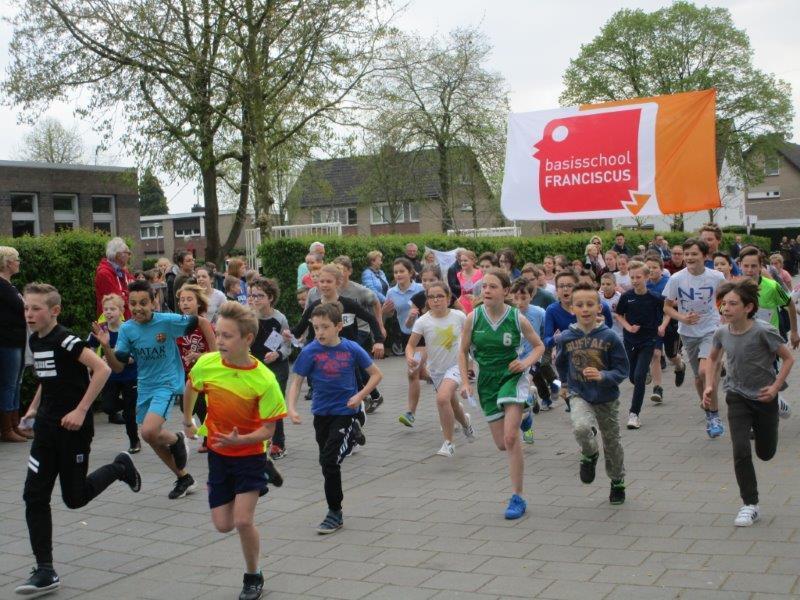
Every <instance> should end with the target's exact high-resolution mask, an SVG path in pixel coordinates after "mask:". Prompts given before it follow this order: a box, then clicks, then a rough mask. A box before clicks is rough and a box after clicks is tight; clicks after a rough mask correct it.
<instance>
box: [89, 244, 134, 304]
mask: <svg viewBox="0 0 800 600" xmlns="http://www.w3.org/2000/svg"><path fill="white" fill-rule="evenodd" d="M130 260H131V251H130V249H129V248H128V244H127V243H125V240H123V239H122V238H121V237H115V238H111V239H110V240H108V243H107V244H106V255H105V258H103V259H102V260H100V264H99V265H97V270H96V271H95V273H94V297H95V312H96V314H97V316H98V317H99V316H100V315H102V314H103V297H104V296H106V295H107V294H117V295H119V296H122V299H123V300H124V302H125V310H124V315H125V318H126V319H130V318H131V311H130V309H129V308H128V283H130V282H131V281H133V279H134V277H133V275H131V272H130V271H128V262H130Z"/></svg>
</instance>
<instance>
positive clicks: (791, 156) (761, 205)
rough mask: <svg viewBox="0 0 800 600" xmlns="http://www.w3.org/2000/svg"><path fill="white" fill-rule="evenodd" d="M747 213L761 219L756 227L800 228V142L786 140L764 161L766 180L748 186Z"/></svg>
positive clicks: (793, 230) (785, 230) (792, 230)
mask: <svg viewBox="0 0 800 600" xmlns="http://www.w3.org/2000/svg"><path fill="white" fill-rule="evenodd" d="M747 214H748V215H752V216H755V217H756V218H757V219H758V221H757V222H756V223H755V228H756V229H757V230H758V229H764V230H774V231H776V233H777V232H780V233H781V235H792V236H794V235H796V232H797V231H800V144H792V143H788V142H787V143H785V144H783V145H782V146H781V147H780V148H778V152H777V154H776V155H775V156H772V157H769V158H768V159H767V160H766V161H764V179H763V181H762V182H761V183H759V184H758V185H754V186H752V187H751V188H749V189H748V190H747ZM756 233H758V232H757V231H756Z"/></svg>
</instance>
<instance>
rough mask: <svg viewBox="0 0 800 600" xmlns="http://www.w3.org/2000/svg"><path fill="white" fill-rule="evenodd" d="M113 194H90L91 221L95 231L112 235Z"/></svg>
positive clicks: (113, 227)
mask: <svg viewBox="0 0 800 600" xmlns="http://www.w3.org/2000/svg"><path fill="white" fill-rule="evenodd" d="M114 204H115V203H114V196H92V222H93V227H94V229H96V230H97V231H103V232H105V233H108V234H111V235H114V234H115V233H116V227H115V223H114V221H115V219H114V209H115V205H114Z"/></svg>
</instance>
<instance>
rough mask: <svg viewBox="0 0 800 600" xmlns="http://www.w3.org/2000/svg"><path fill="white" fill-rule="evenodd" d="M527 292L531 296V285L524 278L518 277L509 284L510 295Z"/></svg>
mask: <svg viewBox="0 0 800 600" xmlns="http://www.w3.org/2000/svg"><path fill="white" fill-rule="evenodd" d="M517 292H527V293H529V294H530V295H531V296H533V284H532V283H531V282H530V281H528V280H527V279H525V278H524V277H518V278H517V279H516V280H515V281H514V283H512V284H511V293H512V294H516V293H517Z"/></svg>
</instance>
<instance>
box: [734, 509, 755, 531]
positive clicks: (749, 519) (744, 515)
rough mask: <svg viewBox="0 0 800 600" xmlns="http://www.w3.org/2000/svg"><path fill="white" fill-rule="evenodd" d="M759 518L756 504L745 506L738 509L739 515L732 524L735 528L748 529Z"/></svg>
mask: <svg viewBox="0 0 800 600" xmlns="http://www.w3.org/2000/svg"><path fill="white" fill-rule="evenodd" d="M760 518H761V513H760V511H759V508H758V504H745V505H744V506H743V507H742V508H740V509H739V514H737V515H736V518H735V519H734V520H733V524H734V525H736V526H737V527H750V525H752V524H753V523H755V522H756V521H758V519H760Z"/></svg>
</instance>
